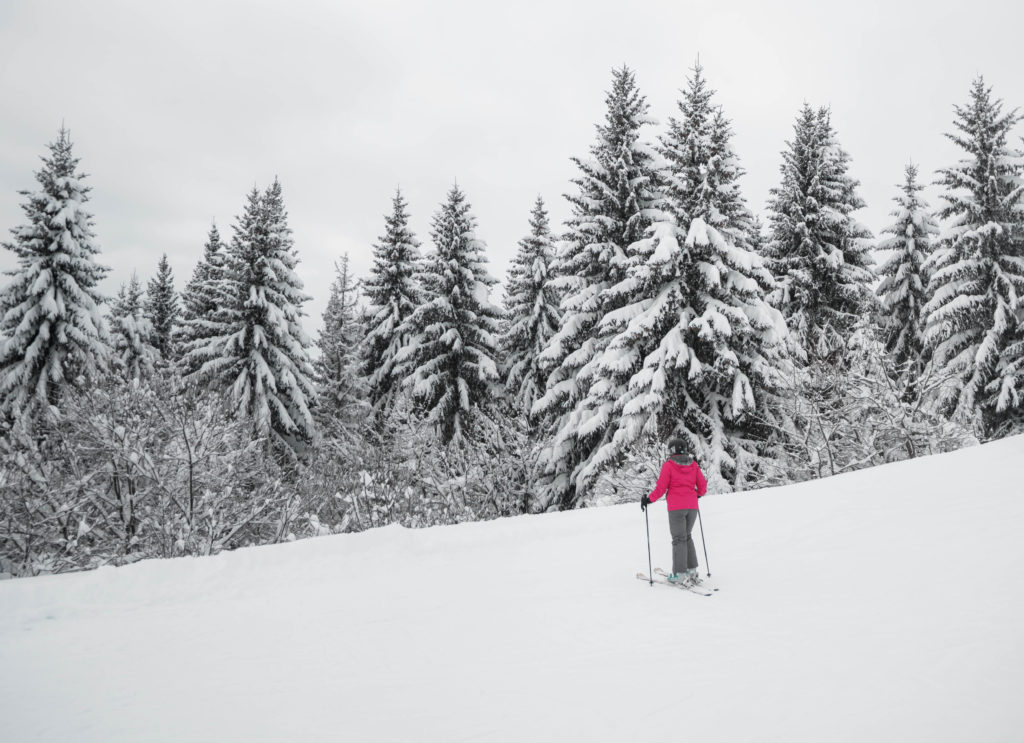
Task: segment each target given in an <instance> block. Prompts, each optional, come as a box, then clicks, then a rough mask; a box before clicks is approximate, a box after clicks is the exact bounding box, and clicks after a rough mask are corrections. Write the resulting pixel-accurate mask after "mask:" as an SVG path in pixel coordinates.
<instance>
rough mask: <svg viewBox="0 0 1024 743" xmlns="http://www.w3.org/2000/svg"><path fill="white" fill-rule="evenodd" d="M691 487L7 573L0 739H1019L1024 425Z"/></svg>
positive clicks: (1022, 733)
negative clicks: (582, 504) (679, 567)
mask: <svg viewBox="0 0 1024 743" xmlns="http://www.w3.org/2000/svg"><path fill="white" fill-rule="evenodd" d="M647 485H648V484H647V483H644V484H638V485H637V496H638V497H639V495H640V493H641V492H642V491H643V489H644V487H645V486H647ZM701 503H702V506H703V511H702V512H703V518H704V529H705V532H706V535H707V539H708V552H709V556H710V558H711V569H712V574H713V577H714V578H715V580H716V581H717V582H718V584H719V585H720V586H721V591H720V592H719V593H718V594H716V595H715V596H713V597H710V598H703V597H700V596H695V595H691V594H688V593H685V592H682V591H679V590H677V589H673V588H669V587H665V586H658V585H655V586H654V587H650V586H648V585H647V584H646V583H642V582H640V581H638V580H636V579H635V577H634V575H635V573H636V572H637V571H638V570H641V569H644V570H646V567H647V551H646V542H645V536H644V521H643V516H642V513H641V511H640V509H639V508H638V507H637V506H635V505H628V506H616V507H610V508H596V509H589V510H584V511H578V512H573V513H559V514H549V515H542V516H524V517H519V518H513V519H505V520H501V521H496V522H490V523H478V524H466V525H460V526H455V527H446V528H434V529H426V530H419V531H410V530H406V529H402V528H398V527H389V528H385V529H379V530H375V531H371V532H365V533H361V534H353V535H340V536H333V537H324V538H320V539H313V540H306V541H302V542H297V543H293V544H286V545H279V546H272V547H262V548H255V549H246V550H239V551H237V552H234V553H227V554H222V555H219V556H217V557H212V558H203V559H179V560H169V561H148V562H144V563H140V564H136V565H133V566H130V567H125V568H118V569H114V568H108V569H102V570H99V571H95V572H92V573H81V574H73V575H64V576H51V577H42V578H35V579H24V580H14V581H4V582H0V741H4V742H5V743H21V742H22V741H68V740H73V741H76V743H87V742H90V741H96V742H97V743H99V742H102V743H118V742H120V741H125V742H129V743H146V742H150V741H175V742H176V743H182V742H185V741H217V742H218V743H225V742H227V741H246V743H252V742H254V741H342V740H344V741H446V742H447V741H470V740H474V741H475V740H480V741H515V742H516V743H520V742H524V741H667V740H692V741H700V743H713V742H714V741H730V742H731V743H736V742H742V741H758V742H762V741H780V742H781V741H787V742H791V741H857V742H858V743H863V742H867V741H871V742H874V741H928V743H936V742H939V741H950V742H952V741H957V742H960V741H985V742H986V743H993V742H996V741H1008V742H1009V741H1022V740H1024V704H1022V701H1021V700H1022V699H1024V437H1017V438H1013V439H1008V440H1004V441H1000V442H997V443H993V444H989V445H986V446H983V447H976V448H973V449H968V450H964V451H960V452H956V453H953V454H948V455H943V456H939V457H931V458H925V459H920V460H917V461H912V462H904V463H900V464H896V465H891V466H886V467H880V468H876V469H873V470H867V471H862V472H857V473H853V474H850V475H845V476H841V477H837V478H831V479H827V480H822V481H818V482H813V483H805V484H801V485H796V486H791V487H786V488H779V489H774V490H763V491H758V492H751V493H741V494H733V495H718V496H710V497H708V498H706V499H704V500H702V501H701ZM651 537H652V542H653V548H654V555H655V565H659V564H660V565H662V566H664V567H669V565H668V557H669V540H668V526H667V519H666V515H665V510H664V505H663V504H657V505H655V506H654V507H652V510H651ZM698 550H699V547H698ZM701 562H702V563H703V553H701Z"/></svg>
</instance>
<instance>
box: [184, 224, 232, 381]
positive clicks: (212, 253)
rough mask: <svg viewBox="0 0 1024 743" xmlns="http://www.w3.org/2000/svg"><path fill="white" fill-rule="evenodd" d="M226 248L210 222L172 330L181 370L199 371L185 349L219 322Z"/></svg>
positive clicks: (214, 329) (212, 332)
mask: <svg viewBox="0 0 1024 743" xmlns="http://www.w3.org/2000/svg"><path fill="white" fill-rule="evenodd" d="M226 260H227V256H226V249H225V247H224V244H223V243H222V242H221V239H220V231H219V230H218V229H217V225H216V224H212V225H210V232H209V234H208V236H207V240H206V244H205V245H204V246H203V257H202V258H201V259H200V261H199V263H197V264H196V267H195V269H194V270H193V271H192V278H191V279H190V280H189V282H188V284H187V285H186V286H185V290H184V291H183V292H182V293H181V322H180V324H179V325H178V327H177V328H176V330H175V333H174V336H175V341H176V343H177V344H178V348H179V349H180V353H181V355H180V358H179V365H180V366H181V367H182V371H183V372H184V373H193V372H196V371H198V367H194V368H193V367H192V366H189V362H187V361H186V357H185V352H186V350H187V349H190V348H194V347H195V346H196V345H197V342H198V341H202V340H205V339H207V338H210V337H211V336H213V335H216V334H217V332H218V330H219V329H220V325H219V324H217V323H216V315H217V313H218V312H219V311H220V310H221V309H222V308H223V306H224V302H223V301H222V292H223V288H224V287H223V284H222V279H223V278H224V264H225V261H226Z"/></svg>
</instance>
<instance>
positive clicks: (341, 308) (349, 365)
mask: <svg viewBox="0 0 1024 743" xmlns="http://www.w3.org/2000/svg"><path fill="white" fill-rule="evenodd" d="M358 304H359V285H358V282H357V281H356V280H355V277H354V276H353V275H352V270H351V268H350V265H349V258H348V253H346V254H345V255H343V256H342V257H341V260H340V261H339V262H338V263H335V264H334V281H333V282H331V296H330V298H329V299H328V301H327V309H326V310H325V311H324V325H323V328H322V329H321V331H320V337H319V338H318V339H317V346H319V348H320V357H319V358H318V359H317V360H316V362H314V364H313V368H314V369H315V370H316V376H317V384H318V387H319V395H318V400H319V404H318V406H317V415H318V420H319V421H320V422H321V427H322V429H323V430H324V431H325V432H327V433H330V434H331V435H332V436H333V437H334V438H335V439H345V438H350V437H351V434H352V433H353V431H354V430H355V429H356V427H357V426H358V425H359V424H360V423H361V422H362V419H363V418H364V416H365V413H366V408H367V399H366V397H367V391H366V382H365V380H364V379H363V377H362V375H361V374H360V373H359V357H358V353H359V347H360V343H361V342H362V337H363V328H362V326H361V323H360V318H359V312H358Z"/></svg>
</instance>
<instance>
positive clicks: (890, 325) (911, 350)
mask: <svg viewBox="0 0 1024 743" xmlns="http://www.w3.org/2000/svg"><path fill="white" fill-rule="evenodd" d="M905 176H906V180H905V182H904V183H903V185H902V187H901V189H902V194H900V195H899V196H897V197H896V198H895V201H896V209H894V210H893V211H892V213H891V215H892V216H893V217H895V221H894V222H893V223H892V224H891V225H890V226H889V227H887V228H885V229H884V230H883V231H882V234H883V235H888V236H889V237H887V238H885V239H883V240H881V241H880V242H879V243H878V250H880V251H885V252H887V253H888V254H889V257H888V258H887V259H886V261H885V262H884V263H883V264H882V265H881V266H880V267H879V268H878V275H879V276H881V277H882V281H881V283H880V284H879V285H878V287H877V288H876V290H875V293H876V294H877V295H878V299H879V305H880V309H881V312H882V339H883V341H884V343H885V350H886V351H887V352H888V353H889V355H890V356H891V358H892V361H893V363H894V364H895V365H896V368H897V369H900V370H901V372H902V373H901V376H902V377H903V378H904V379H906V380H907V381H910V380H912V379H913V378H914V377H916V376H917V375H918V374H919V373H920V371H921V367H922V362H923V360H924V358H925V343H924V321H925V317H924V313H923V308H924V305H925V302H926V301H927V294H926V288H927V286H928V275H927V271H926V270H925V262H926V260H927V259H928V256H929V255H930V254H931V250H932V239H933V238H934V236H935V235H937V234H938V233H939V227H938V224H937V223H936V222H935V219H934V218H933V217H932V216H931V214H930V212H929V210H928V204H927V203H926V202H925V201H924V199H923V198H921V191H922V190H923V188H924V187H923V186H922V185H921V184H919V183H918V181H917V167H916V166H915V165H912V164H911V165H908V166H907V167H906V171H905Z"/></svg>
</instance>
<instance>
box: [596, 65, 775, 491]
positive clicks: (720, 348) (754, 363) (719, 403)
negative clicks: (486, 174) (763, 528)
mask: <svg viewBox="0 0 1024 743" xmlns="http://www.w3.org/2000/svg"><path fill="white" fill-rule="evenodd" d="M713 95H714V91H713V90H712V89H711V88H710V87H709V86H708V85H707V82H706V80H705V78H704V75H703V71H702V69H701V68H700V66H699V65H698V66H697V67H695V68H694V71H693V75H692V77H691V78H690V79H689V81H688V86H687V88H686V90H684V91H683V96H682V98H681V99H680V101H679V103H678V108H679V117H678V118H675V117H673V118H671V119H669V125H668V130H667V132H666V133H665V134H664V135H663V136H662V137H661V140H660V148H659V149H660V152H661V154H662V156H663V158H664V161H665V164H666V165H665V168H664V170H663V171H662V173H661V181H662V188H663V191H664V201H663V203H662V210H663V212H664V216H663V217H662V218H661V219H660V220H659V221H658V222H656V223H655V224H654V225H653V226H652V227H651V229H650V230H649V235H650V237H649V239H648V240H646V241H644V242H643V243H641V244H640V245H638V250H637V251H636V253H635V255H634V258H633V261H632V263H631V265H630V266H629V270H628V272H627V276H626V278H625V279H624V280H623V281H621V282H619V283H618V284H616V285H614V286H611V287H609V288H608V289H606V290H605V292H604V293H603V297H604V298H605V300H606V301H609V300H610V302H611V303H615V304H622V308H621V309H619V310H616V311H613V312H610V313H608V314H607V315H605V317H604V320H603V321H602V323H601V326H600V329H601V332H602V333H603V334H606V333H608V332H612V333H613V334H614V335H613V336H612V338H611V341H610V342H609V343H608V347H607V349H606V350H605V351H604V352H603V354H602V355H601V356H600V358H599V363H598V368H597V372H596V374H595V375H594V380H595V381H594V383H593V384H592V386H591V389H590V392H589V395H588V397H587V398H586V399H585V400H584V404H583V405H582V406H580V408H578V409H579V410H582V411H583V412H582V414H581V415H580V416H579V426H580V430H581V431H582V432H586V431H587V430H588V429H589V428H590V427H591V426H592V424H591V418H589V417H588V415H593V416H595V417H598V420H599V423H598V425H600V426H609V424H610V432H611V435H610V436H605V438H604V440H603V441H602V442H601V446H600V448H598V449H596V450H594V451H593V452H591V453H590V456H588V459H587V461H586V463H585V466H584V467H583V468H582V469H581V470H580V471H579V475H578V477H577V478H576V489H577V492H578V493H580V494H582V493H583V492H586V491H588V490H590V489H591V488H592V485H593V484H594V482H595V480H596V478H597V476H598V475H600V474H601V473H602V472H604V471H606V470H607V469H608V468H609V467H611V466H613V465H615V464H617V463H618V462H621V461H622V460H623V458H624V457H625V456H626V454H627V453H629V452H630V451H631V450H633V449H635V448H636V447H637V446H638V445H639V444H640V443H641V440H642V439H643V438H650V437H653V438H655V439H656V440H658V441H661V440H664V439H665V438H666V437H668V436H669V435H672V434H676V435H679V436H682V437H684V438H685V439H687V440H688V441H689V444H690V446H691V448H692V450H693V451H694V453H695V454H696V456H697V457H698V458H699V459H700V461H701V466H702V467H703V468H704V470H705V473H706V474H707V475H708V477H709V480H710V481H711V482H712V486H713V487H717V488H719V489H722V488H728V487H730V486H731V487H735V486H741V485H742V484H743V482H744V476H745V474H746V472H747V471H748V470H749V469H750V468H751V467H754V466H756V461H757V460H758V459H759V458H760V457H761V456H762V454H763V449H764V441H765V438H766V436H765V432H764V431H760V430H758V423H757V421H758V420H759V419H760V418H762V417H763V416H765V415H768V413H766V412H765V411H763V410H762V408H764V407H766V398H769V399H770V398H771V397H772V396H776V395H777V390H778V388H779V384H780V381H781V374H780V370H779V367H780V360H781V356H782V343H783V340H784V339H785V337H786V332H787V331H786V323H785V320H784V318H783V317H782V315H781V313H780V312H779V311H778V310H775V309H773V308H772V307H771V306H770V305H769V303H768V302H767V299H766V295H767V293H768V291H769V290H770V289H771V288H772V286H773V281H772V276H771V273H770V272H769V271H768V269H767V268H766V266H765V265H764V262H763V260H762V258H761V257H760V256H759V255H757V254H756V253H755V252H754V250H753V248H752V246H751V242H750V241H751V236H752V233H753V231H754V224H753V217H752V215H751V213H750V211H749V209H748V208H747V206H746V203H745V202H744V200H743V197H742V195H741V194H740V191H739V183H738V180H739V178H740V176H741V175H742V174H743V170H742V168H741V167H740V164H739V161H738V159H737V157H736V155H735V153H734V151H733V149H732V145H731V138H732V130H731V124H730V123H729V121H728V119H726V118H725V116H724V114H723V113H722V111H721V108H720V107H718V106H715V105H714V104H713V102H712V98H713ZM604 411H610V414H609V413H605V412H604ZM755 413H756V414H757V417H755Z"/></svg>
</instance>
